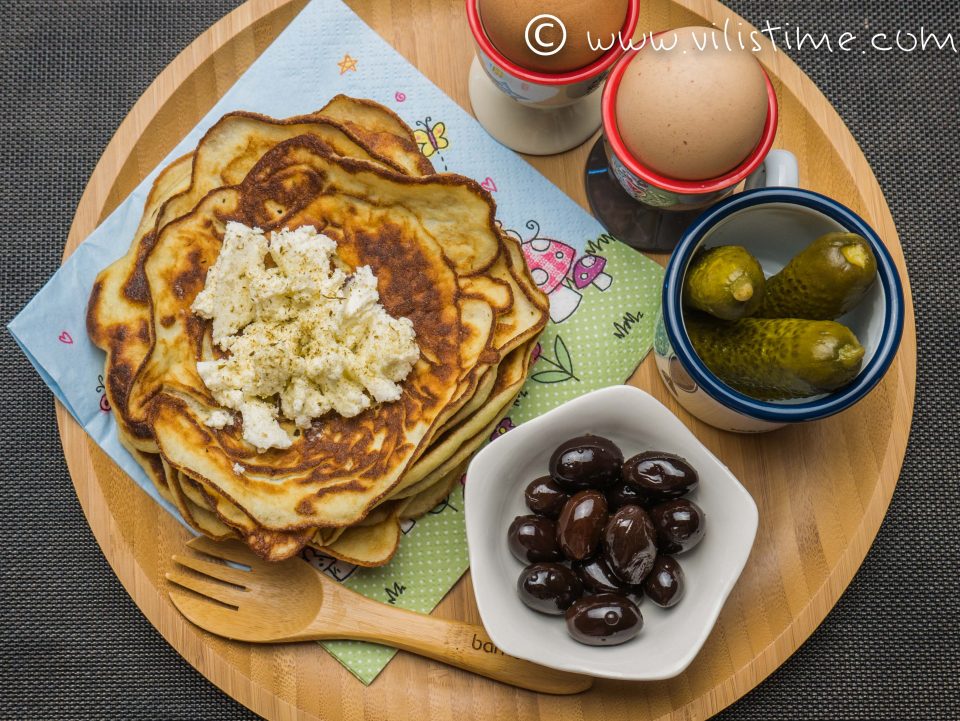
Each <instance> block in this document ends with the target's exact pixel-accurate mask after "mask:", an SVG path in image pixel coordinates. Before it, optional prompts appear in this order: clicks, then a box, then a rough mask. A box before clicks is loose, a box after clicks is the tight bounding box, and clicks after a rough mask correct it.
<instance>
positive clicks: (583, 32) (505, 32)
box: [477, 0, 627, 73]
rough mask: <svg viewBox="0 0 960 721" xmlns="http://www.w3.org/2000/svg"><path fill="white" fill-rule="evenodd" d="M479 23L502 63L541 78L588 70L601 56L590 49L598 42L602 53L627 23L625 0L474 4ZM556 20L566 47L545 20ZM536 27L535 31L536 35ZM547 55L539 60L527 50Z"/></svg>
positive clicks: (481, 0) (523, 0)
mask: <svg viewBox="0 0 960 721" xmlns="http://www.w3.org/2000/svg"><path fill="white" fill-rule="evenodd" d="M477 9H478V10H479V13H480V22H481V23H482V24H483V30H484V32H486V34H487V37H488V38H490V42H492V43H493V45H494V47H496V48H497V50H499V51H500V52H501V53H502V54H503V55H504V56H505V57H506V58H507V59H509V60H511V61H513V62H514V63H516V64H517V65H519V66H521V67H523V68H526V69H528V70H535V71H538V72H541V73H564V72H569V71H571V70H577V69H578V68H582V67H584V66H585V65H589V64H590V63H592V62H593V61H595V60H596V59H597V58H599V57H600V56H601V55H603V54H604V53H605V52H606V51H605V50H601V49H599V48H598V49H597V50H593V49H591V47H590V44H591V43H590V42H589V41H588V38H587V32H588V31H589V33H590V40H591V41H592V44H593V46H594V47H596V46H597V42H598V41H600V42H601V43H602V44H603V46H604V47H605V48H607V50H609V49H610V42H611V40H612V38H613V36H615V35H616V33H617V32H618V31H619V30H620V28H622V27H623V23H624V21H625V20H626V17H627V0H602V2H596V0H552V1H551V2H543V1H542V0H479V2H478V8H477ZM544 14H549V15H553V16H554V17H556V18H559V19H560V21H561V22H562V23H563V27H564V28H566V36H567V37H566V41H565V42H564V43H563V45H562V47H560V43H561V41H562V39H563V30H562V29H561V28H560V26H559V25H558V24H557V23H556V22H553V21H552V20H550V19H549V18H540V19H538V20H536V21H535V22H533V24H532V25H530V29H529V32H528V31H527V26H528V24H530V22H531V20H533V18H535V17H537V16H538V15H544ZM538 26H539V31H538V29H537V28H538ZM527 37H529V38H530V43H531V45H532V46H533V47H534V48H536V49H537V50H539V51H541V52H546V53H550V52H552V51H554V50H556V49H557V48H558V47H559V48H560V49H559V50H557V51H556V52H554V53H553V54H550V55H538V54H537V53H535V52H534V51H533V50H531V49H530V46H529V45H528V44H527V41H526V38H527Z"/></svg>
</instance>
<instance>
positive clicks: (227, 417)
mask: <svg viewBox="0 0 960 721" xmlns="http://www.w3.org/2000/svg"><path fill="white" fill-rule="evenodd" d="M204 423H206V424H207V425H208V426H210V427H211V428H224V427H225V426H232V425H233V414H232V413H229V412H228V411H224V410H220V409H219V408H218V409H217V410H214V411H210V414H209V415H208V416H207V420H205V421H204Z"/></svg>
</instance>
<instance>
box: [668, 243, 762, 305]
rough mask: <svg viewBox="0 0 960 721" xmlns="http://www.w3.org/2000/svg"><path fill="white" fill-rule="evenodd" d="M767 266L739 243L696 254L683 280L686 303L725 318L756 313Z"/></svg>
mask: <svg viewBox="0 0 960 721" xmlns="http://www.w3.org/2000/svg"><path fill="white" fill-rule="evenodd" d="M764 284H765V282H764V277H763V268H761V267H760V263H758V262H757V259H756V258H754V257H753V256H752V255H750V253H749V252H748V251H747V249H746V248H743V247H741V246H739V245H720V246H717V247H716V248H709V249H707V250H704V251H703V252H701V253H700V254H699V255H698V256H697V257H696V258H694V259H693V260H692V261H691V263H690V266H689V268H688V269H687V274H686V277H685V278H684V280H683V304H684V305H685V306H687V307H689V308H696V309H697V310H701V311H703V312H705V313H709V314H710V315H712V316H714V317H716V318H722V319H723V320H738V319H739V318H744V317H746V316H749V315H753V314H754V313H755V312H756V311H757V310H758V309H759V308H760V304H761V303H762V302H763V297H764Z"/></svg>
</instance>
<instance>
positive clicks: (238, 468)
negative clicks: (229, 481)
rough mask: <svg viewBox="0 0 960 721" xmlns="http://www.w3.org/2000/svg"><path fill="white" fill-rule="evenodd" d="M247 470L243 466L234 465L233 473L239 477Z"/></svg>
mask: <svg viewBox="0 0 960 721" xmlns="http://www.w3.org/2000/svg"><path fill="white" fill-rule="evenodd" d="M245 470H247V469H246V468H244V467H243V466H241V465H240V464H239V463H234V464H233V472H234V473H236V474H237V475H238V476H242V475H243V472H244V471H245Z"/></svg>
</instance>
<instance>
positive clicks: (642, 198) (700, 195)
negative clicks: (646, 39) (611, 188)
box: [601, 36, 794, 211]
mask: <svg viewBox="0 0 960 721" xmlns="http://www.w3.org/2000/svg"><path fill="white" fill-rule="evenodd" d="M654 37H656V36H654ZM645 44H646V43H644V44H642V45H641V46H640V47H639V48H637V49H635V50H631V51H629V52H627V53H626V54H625V55H624V56H623V57H622V58H621V59H620V61H619V62H618V63H617V64H616V65H615V66H614V67H613V70H612V71H611V72H610V77H609V78H608V79H607V84H606V86H605V87H604V90H603V98H602V102H601V112H602V116H603V137H604V150H605V152H606V156H607V162H608V163H609V167H610V172H611V173H612V174H613V176H614V177H615V178H616V179H617V181H618V182H619V183H620V185H621V187H623V189H624V190H625V191H626V192H627V194H628V195H629V196H630V197H632V198H633V199H634V200H637V201H639V202H641V203H644V204H645V205H648V206H651V207H654V208H658V209H661V210H677V211H684V210H692V209H697V208H702V207H706V206H708V205H712V204H713V203H716V202H717V201H719V200H721V199H722V198H724V197H726V196H727V195H730V193H732V192H733V191H734V190H735V189H736V187H737V185H739V184H740V182H741V181H742V180H744V179H745V178H747V177H748V176H750V175H751V173H754V172H756V171H758V170H760V169H761V168H762V167H763V164H764V161H765V160H766V158H767V156H768V153H769V152H770V148H771V147H772V146H773V138H774V136H775V135H776V134H777V117H778V105H777V94H776V92H775V91H774V89H773V84H772V83H771V82H770V78H769V77H768V76H767V74H766V71H763V78H764V80H765V82H766V85H767V119H766V122H765V123H764V126H763V132H762V134H761V136H760V141H759V142H758V143H757V146H756V147H755V148H754V149H753V151H752V152H751V153H750V154H749V155H748V156H747V157H746V159H744V161H743V162H742V163H740V164H739V165H738V166H737V167H735V168H733V169H732V170H730V171H729V172H727V173H725V174H724V175H721V176H719V177H717V178H710V179H708V180H677V179H674V178H668V177H666V176H664V175H660V174H659V173H656V172H654V171H653V170H651V169H650V168H648V167H646V166H645V165H643V164H642V163H641V162H640V161H639V160H638V159H637V158H636V157H634V156H633V154H632V153H630V151H629V150H627V146H626V144H625V143H624V142H623V138H622V137H621V136H620V132H619V130H618V128H617V113H616V100H617V90H618V89H619V87H620V83H621V81H622V80H623V76H624V73H625V72H626V70H627V66H629V64H630V62H631V61H632V60H633V58H634V57H635V56H636V54H637V53H638V52H640V51H641V50H642V49H643V47H644V46H645ZM761 70H762V68H761ZM769 174H770V172H769V171H768V175H769ZM766 184H767V185H773V184H774V183H773V182H768V183H766ZM783 184H784V185H791V184H794V183H789V182H785V183H783ZM748 185H749V183H748Z"/></svg>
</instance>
